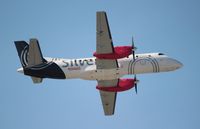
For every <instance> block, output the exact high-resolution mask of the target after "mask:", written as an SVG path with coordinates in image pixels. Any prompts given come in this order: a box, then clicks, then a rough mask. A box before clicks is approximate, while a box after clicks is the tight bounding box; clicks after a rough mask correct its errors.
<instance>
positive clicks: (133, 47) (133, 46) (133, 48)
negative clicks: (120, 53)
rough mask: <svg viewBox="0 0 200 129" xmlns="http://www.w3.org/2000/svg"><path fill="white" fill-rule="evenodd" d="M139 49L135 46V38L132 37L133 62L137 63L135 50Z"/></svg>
mask: <svg viewBox="0 0 200 129" xmlns="http://www.w3.org/2000/svg"><path fill="white" fill-rule="evenodd" d="M136 49H137V48H136V47H135V45H134V38H133V36H132V51H133V60H134V61H135V50H136Z"/></svg>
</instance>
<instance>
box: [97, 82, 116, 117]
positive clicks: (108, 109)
mask: <svg viewBox="0 0 200 129" xmlns="http://www.w3.org/2000/svg"><path fill="white" fill-rule="evenodd" d="M117 84H118V79H116V80H103V81H98V85H101V86H116V85H117ZM100 96H101V101H102V105H103V109H104V114H105V115H113V114H114V112H115V102H116V98H117V92H106V91H100Z"/></svg>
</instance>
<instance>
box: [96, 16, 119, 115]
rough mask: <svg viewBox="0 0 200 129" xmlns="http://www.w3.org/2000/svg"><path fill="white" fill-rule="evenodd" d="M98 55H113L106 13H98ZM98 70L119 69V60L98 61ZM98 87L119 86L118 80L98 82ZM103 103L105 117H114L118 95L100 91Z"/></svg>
mask: <svg viewBox="0 0 200 129" xmlns="http://www.w3.org/2000/svg"><path fill="white" fill-rule="evenodd" d="M96 31H97V32H96V53H97V54H107V53H113V52H114V47H113V42H112V37H111V33H110V28H109V25H108V20H107V16H106V13H105V12H97V26H96ZM96 66H97V69H114V68H118V62H117V60H106V59H96ZM98 85H100V86H104V87H110V86H117V85H118V79H115V80H98ZM100 96H101V101H102V105H103V109H104V114H105V115H113V114H114V111H115V102H116V97H117V93H116V92H106V91H100Z"/></svg>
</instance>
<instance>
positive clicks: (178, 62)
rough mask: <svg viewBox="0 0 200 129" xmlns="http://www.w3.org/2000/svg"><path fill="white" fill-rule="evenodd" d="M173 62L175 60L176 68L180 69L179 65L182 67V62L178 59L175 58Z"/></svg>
mask: <svg viewBox="0 0 200 129" xmlns="http://www.w3.org/2000/svg"><path fill="white" fill-rule="evenodd" d="M175 62H176V69H180V68H181V67H183V64H182V63H181V62H180V61H178V60H175Z"/></svg>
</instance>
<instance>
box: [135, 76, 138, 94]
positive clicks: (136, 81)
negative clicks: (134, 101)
mask: <svg viewBox="0 0 200 129" xmlns="http://www.w3.org/2000/svg"><path fill="white" fill-rule="evenodd" d="M134 80H135V84H134V85H135V93H136V94H137V83H138V80H137V77H136V74H135V76H134Z"/></svg>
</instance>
